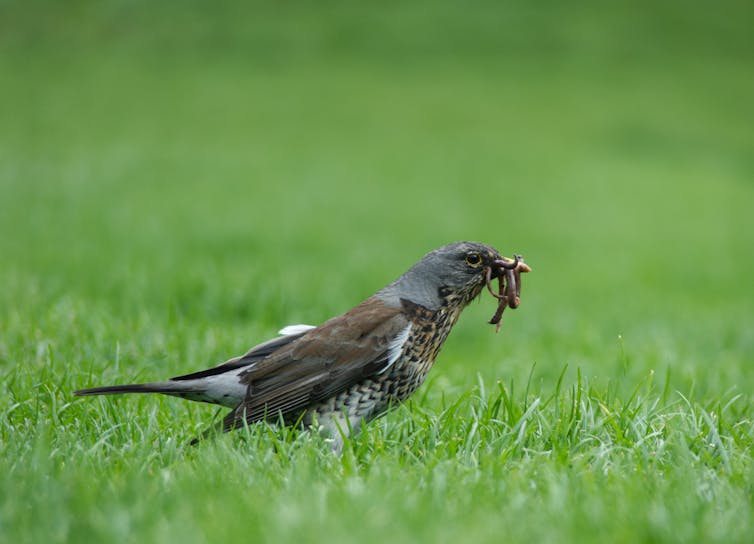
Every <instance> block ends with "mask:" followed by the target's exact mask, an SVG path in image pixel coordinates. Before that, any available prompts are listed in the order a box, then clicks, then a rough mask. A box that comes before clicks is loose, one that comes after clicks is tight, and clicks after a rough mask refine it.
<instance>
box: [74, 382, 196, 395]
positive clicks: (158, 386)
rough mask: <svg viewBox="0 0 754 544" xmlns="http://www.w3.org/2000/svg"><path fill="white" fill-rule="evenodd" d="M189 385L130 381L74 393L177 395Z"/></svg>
mask: <svg viewBox="0 0 754 544" xmlns="http://www.w3.org/2000/svg"><path fill="white" fill-rule="evenodd" d="M187 390H188V388H187V387H185V386H184V387H181V386H180V385H176V384H173V383H170V382H154V383H129V384H125V385H106V386H104V387H92V388H91V389H79V390H78V391H74V392H73V394H74V395H77V396H79V397H83V396H87V395H117V394H120V393H163V394H166V395H175V394H176V393H181V392H185V391H187Z"/></svg>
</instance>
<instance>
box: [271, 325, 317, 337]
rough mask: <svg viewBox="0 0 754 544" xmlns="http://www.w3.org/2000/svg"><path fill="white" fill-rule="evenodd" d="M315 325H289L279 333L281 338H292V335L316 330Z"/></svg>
mask: <svg viewBox="0 0 754 544" xmlns="http://www.w3.org/2000/svg"><path fill="white" fill-rule="evenodd" d="M316 328H317V327H315V326H314V325H288V326H287V327H283V328H282V329H280V330H279V331H278V334H279V335H281V336H291V335H292V334H301V333H304V332H306V331H310V330H312V329H316Z"/></svg>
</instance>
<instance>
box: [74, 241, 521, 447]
mask: <svg viewBox="0 0 754 544" xmlns="http://www.w3.org/2000/svg"><path fill="white" fill-rule="evenodd" d="M529 271H531V268H530V267H529V266H528V265H526V264H525V263H524V262H523V259H522V258H521V257H520V256H518V255H516V256H515V258H514V259H510V258H507V257H503V256H502V255H501V254H500V253H499V252H498V251H497V250H496V249H495V248H493V247H492V246H489V245H486V244H483V243H480V242H469V241H463V242H455V243H451V244H447V245H444V246H442V247H440V248H438V249H435V250H434V251H431V252H429V253H427V254H426V255H425V256H424V257H423V258H422V259H421V260H419V261H418V262H417V263H416V264H414V265H413V266H412V267H411V268H409V270H408V271H406V272H405V273H404V274H402V275H401V276H400V277H398V278H397V279H396V280H395V281H393V282H392V283H389V284H388V285H386V286H385V287H383V288H381V289H379V290H378V291H376V292H375V293H374V294H373V295H371V296H370V297H368V298H367V299H366V300H364V301H363V302H361V303H360V304H358V305H357V306H355V307H354V308H352V309H351V310H348V311H347V312H345V313H343V314H341V315H338V316H336V317H333V318H331V319H329V320H327V321H325V322H324V323H322V324H321V325H319V326H312V325H291V326H287V327H284V328H283V329H281V330H280V331H279V334H280V336H278V337H276V338H273V339H271V340H268V341H266V342H263V343H261V344H258V345H256V346H254V347H252V348H251V349H249V350H248V351H247V352H246V353H245V354H244V355H241V356H240V357H235V358H233V359H230V360H228V361H226V362H225V363H222V364H220V365H218V366H215V367H212V368H209V369H206V370H201V371H199V372H193V373H191V374H185V375H182V376H177V377H174V378H170V379H169V380H165V381H157V382H150V383H137V384H125V385H111V386H104V387H93V388H89V389H80V390H77V391H74V394H75V395H77V396H87V395H107V394H118V393H161V394H164V395H172V396H176V397H181V398H183V399H188V400H192V401H199V402H205V403H211V404H217V405H220V406H225V407H227V408H230V409H231V410H230V412H229V413H228V414H227V415H226V416H225V417H224V419H223V420H222V422H221V424H220V425H219V426H218V427H219V429H218V428H214V427H213V428H211V429H208V430H207V431H206V432H205V433H204V434H203V435H202V436H201V437H200V438H197V439H194V440H193V441H192V443H193V444H195V443H197V442H198V441H199V440H200V439H201V438H204V437H206V436H208V435H210V434H213V433H214V432H217V431H218V430H219V431H222V432H227V431H230V430H232V429H236V428H238V427H242V426H244V425H250V424H254V423H256V422H260V421H267V422H282V423H283V424H284V425H296V424H298V425H303V426H305V427H309V428H312V427H314V428H316V429H318V430H319V431H320V432H321V433H322V434H323V435H324V436H325V437H326V438H327V439H328V440H330V441H331V442H332V449H333V450H336V451H340V450H341V449H342V448H343V445H344V443H345V440H346V439H348V438H349V437H350V436H351V435H352V434H353V433H354V432H356V431H358V430H359V429H360V428H361V426H362V424H363V423H367V422H369V421H370V420H372V419H374V418H376V417H378V416H380V415H382V414H383V413H385V412H387V411H388V410H389V409H390V408H392V407H394V406H397V405H399V404H400V403H402V402H404V401H405V400H406V399H408V398H409V397H410V396H411V395H412V393H414V391H416V389H417V388H418V387H419V386H420V385H421V384H422V383H423V381H424V379H425V377H426V376H427V373H428V372H429V370H430V368H431V367H432V366H433V364H434V362H435V359H436V357H437V355H438V353H439V351H440V348H441V347H442V346H443V343H444V342H445V339H446V338H447V336H448V334H449V333H450V330H451V329H452V328H453V326H454V325H455V323H456V321H457V320H458V318H459V316H460V314H461V312H462V310H463V309H464V308H465V307H466V306H467V305H468V304H469V303H470V302H471V301H472V300H474V299H475V298H477V297H478V296H479V295H480V293H481V292H482V291H483V289H484V286H485V285H486V286H487V288H488V289H489V291H490V293H491V294H492V295H494V296H495V297H496V298H497V299H498V310H497V312H496V314H495V316H493V318H492V320H491V321H490V322H491V323H496V324H498V325H499V321H500V316H501V314H502V310H503V309H504V308H505V307H506V306H510V307H512V308H516V307H517V306H518V304H519V302H520V297H519V294H520V286H521V281H520V274H521V273H522V272H529ZM491 279H499V282H500V289H499V293H497V294H496V293H495V292H494V291H493V290H492V287H491V286H490V280H491Z"/></svg>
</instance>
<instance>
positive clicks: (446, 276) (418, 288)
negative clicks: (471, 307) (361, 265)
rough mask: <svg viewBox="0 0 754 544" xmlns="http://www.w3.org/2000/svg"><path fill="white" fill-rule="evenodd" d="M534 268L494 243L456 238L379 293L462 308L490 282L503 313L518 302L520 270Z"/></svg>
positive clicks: (431, 305)
mask: <svg viewBox="0 0 754 544" xmlns="http://www.w3.org/2000/svg"><path fill="white" fill-rule="evenodd" d="M530 270H531V269H530V268H529V267H528V266H527V265H526V264H525V263H524V262H523V259H521V258H520V257H518V256H516V257H515V258H514V259H508V258H506V257H503V256H502V255H500V252H498V251H497V250H496V249H495V248H493V247H492V246H488V245H486V244H482V243H479V242H456V243H453V244H448V245H446V246H443V247H441V248H438V249H436V250H434V251H431V252H430V253H428V254H427V255H425V256H424V257H423V258H422V259H421V260H420V261H419V262H418V263H416V264H415V265H414V266H412V267H411V268H410V269H409V270H408V271H407V272H406V273H405V274H403V275H402V276H401V277H400V278H398V279H397V280H395V281H394V282H393V283H391V284H390V285H388V286H387V287H385V288H384V289H382V290H381V291H379V292H378V296H380V295H382V297H393V298H395V297H397V298H398V299H406V300H410V301H411V302H414V303H416V304H420V305H422V306H424V307H426V308H429V309H432V310H438V309H439V308H441V307H442V306H453V307H459V309H460V308H463V307H464V306H466V305H467V304H468V303H469V302H471V301H472V300H473V299H474V298H476V297H477V296H478V295H479V294H480V293H481V292H482V289H484V286H485V285H487V287H488V288H489V290H490V292H491V293H492V294H493V296H495V297H496V298H498V300H499V305H498V313H499V314H502V310H501V308H503V309H504V306H510V307H512V308H515V307H516V306H518V304H519V302H520V299H519V292H520V291H519V290H520V274H521V273H522V272H529V271H530ZM496 278H497V279H498V280H499V282H500V288H499V290H498V293H495V292H494V291H493V290H492V287H491V284H490V282H491V281H492V280H493V279H496ZM382 297H381V298H382ZM498 313H496V314H495V317H493V320H494V321H493V322H494V323H499V321H500V317H499V315H498ZM495 318H496V320H495Z"/></svg>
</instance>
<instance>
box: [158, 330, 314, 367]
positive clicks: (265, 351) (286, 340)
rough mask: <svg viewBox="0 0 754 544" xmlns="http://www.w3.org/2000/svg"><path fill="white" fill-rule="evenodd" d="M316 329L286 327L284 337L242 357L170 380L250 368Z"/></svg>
mask: <svg viewBox="0 0 754 544" xmlns="http://www.w3.org/2000/svg"><path fill="white" fill-rule="evenodd" d="M314 328H316V327H314V326H312V325H289V326H287V327H284V328H282V329H280V334H282V335H283V336H280V337H278V338H273V339H272V340H267V341H266V342H262V343H261V344H257V345H256V346H254V347H253V348H251V349H250V350H249V351H247V352H246V353H245V354H243V355H241V356H240V357H234V358H233V359H230V360H228V361H226V362H224V363H222V364H221V365H217V366H215V367H212V368H208V369H206V370H200V371H198V372H192V373H191V374H184V375H183V376H176V377H174V378H170V380H171V381H185V380H196V379H199V378H206V377H208V376H216V375H218V374H224V373H226V372H229V371H231V370H235V369H237V368H241V367H244V366H250V365H252V364H254V363H257V362H258V361H261V360H262V359H264V358H265V357H267V356H268V355H270V354H271V353H273V352H275V351H277V350H278V349H280V348H281V347H283V346H285V345H286V344H290V343H291V342H293V341H294V340H297V339H299V338H301V337H302V336H303V335H304V334H306V333H307V332H309V331H310V330H311V329H314Z"/></svg>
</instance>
